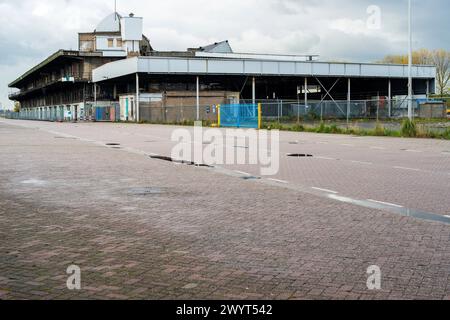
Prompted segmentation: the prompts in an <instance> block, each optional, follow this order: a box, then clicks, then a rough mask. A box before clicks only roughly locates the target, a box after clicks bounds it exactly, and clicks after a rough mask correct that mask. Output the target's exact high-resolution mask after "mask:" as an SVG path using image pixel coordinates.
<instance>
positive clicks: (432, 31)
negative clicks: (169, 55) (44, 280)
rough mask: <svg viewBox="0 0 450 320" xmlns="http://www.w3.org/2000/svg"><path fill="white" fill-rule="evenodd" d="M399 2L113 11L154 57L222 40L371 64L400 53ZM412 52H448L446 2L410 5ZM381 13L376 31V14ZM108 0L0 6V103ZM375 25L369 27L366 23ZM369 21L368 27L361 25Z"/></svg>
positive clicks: (236, 3)
mask: <svg viewBox="0 0 450 320" xmlns="http://www.w3.org/2000/svg"><path fill="white" fill-rule="evenodd" d="M407 3H408V2H407V0H389V1H388V0H368V1H367V0H359V1H354V0H353V1H350V0H340V1H338V0H220V1H218V0H188V1H187V0H164V1H161V0H145V1H142V0H126V1H125V0H118V12H119V13H121V14H128V13H130V12H133V13H135V14H136V15H137V16H142V17H144V34H145V35H147V36H148V37H149V38H150V41H151V43H152V46H153V47H154V49H156V50H184V49H186V48H188V47H198V46H201V45H206V44H208V43H212V42H215V41H220V40H225V39H228V40H229V41H230V44H231V46H232V47H233V49H234V51H236V52H260V53H286V54H319V55H320V56H321V59H322V60H333V61H357V62H372V61H377V60H380V59H381V58H383V56H385V55H387V54H403V53H406V50H407V49H406V48H407V16H406V13H407ZM413 3H414V47H415V48H423V47H424V48H430V49H434V48H444V49H447V50H450V33H449V32H448V30H449V29H450V22H449V19H448V12H450V2H449V1H448V0H427V1H424V0H421V1H419V0H413ZM373 5H375V6H378V7H379V8H380V9H381V20H380V22H381V24H380V26H379V28H378V26H377V23H376V22H377V20H376V17H377V14H376V11H370V10H369V11H370V12H371V13H370V14H368V13H367V10H368V8H369V7H370V6H373ZM113 11H114V0H20V1H17V0H0V26H1V27H0V49H1V55H0V102H1V103H2V104H3V106H4V107H8V106H10V105H11V104H12V102H10V101H9V100H8V97H7V95H8V93H9V89H8V88H7V84H8V83H10V82H11V81H12V80H14V79H16V78H17V77H18V76H20V75H21V74H23V73H24V72H25V71H27V70H28V69H29V68H31V67H33V66H34V65H36V64H37V63H39V62H40V61H42V60H43V59H45V58H46V57H48V56H49V55H51V54H52V53H54V52H55V51H57V50H58V49H77V43H78V42H77V32H89V31H92V30H93V29H94V28H95V27H96V25H97V24H98V22H100V20H101V19H102V18H103V17H105V16H106V15H108V14H109V13H111V12H113ZM373 18H374V19H375V20H374V19H373ZM368 20H369V25H368V24H367V22H368Z"/></svg>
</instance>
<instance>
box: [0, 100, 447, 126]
mask: <svg viewBox="0 0 450 320" xmlns="http://www.w3.org/2000/svg"><path fill="white" fill-rule="evenodd" d="M239 103H241V104H251V103H252V101H251V100H250V101H249V100H242V99H241V100H240V101H239ZM256 103H261V109H262V120H263V122H277V123H299V122H315V121H327V120H336V121H355V120H374V121H375V120H379V121H385V120H401V119H403V118H406V117H408V100H407V99H406V98H405V99H394V100H387V99H376V100H352V101H342V100H339V101H337V100H336V101H330V100H325V101H308V102H307V104H305V103H304V102H303V101H301V100H300V101H295V100H257V101H256ZM412 105H413V116H414V117H415V118H423V119H446V118H447V105H446V103H445V102H443V101H442V100H439V99H431V100H430V99H423V100H418V99H415V100H414V101H413V103H412ZM217 106H218V105H215V104H211V105H205V104H201V105H200V107H199V108H197V106H196V105H184V104H182V103H180V105H172V106H166V105H164V104H163V103H162V102H161V103H154V102H151V103H150V102H141V103H140V109H139V110H140V121H141V122H147V123H167V124H182V123H191V122H193V121H195V120H197V119H198V120H203V121H205V122H208V123H217V120H218V108H217ZM44 109H45V108H44ZM47 109H48V110H42V108H41V110H39V108H35V109H30V110H22V111H21V112H20V113H15V112H11V111H6V112H5V113H4V116H5V117H6V118H10V119H30V120H50V121H52V120H60V119H59V118H60V116H59V115H58V114H57V113H55V109H51V108H47ZM87 110H89V108H88V109H87ZM120 112H121V110H120V107H119V105H118V104H116V105H115V107H114V110H112V108H109V109H108V108H98V110H96V111H94V110H92V112H91V113H92V115H91V116H90V117H88V116H86V117H84V118H82V117H81V114H80V115H79V118H77V120H86V121H89V120H95V119H96V120H97V121H119V120H120ZM85 113H86V114H87V112H85ZM61 120H62V119H61Z"/></svg>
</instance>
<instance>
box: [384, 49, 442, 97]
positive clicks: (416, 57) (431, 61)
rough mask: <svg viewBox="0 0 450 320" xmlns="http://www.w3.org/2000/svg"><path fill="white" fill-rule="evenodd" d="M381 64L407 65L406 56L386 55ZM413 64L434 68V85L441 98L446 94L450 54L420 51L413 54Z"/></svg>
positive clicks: (438, 51)
mask: <svg viewBox="0 0 450 320" xmlns="http://www.w3.org/2000/svg"><path fill="white" fill-rule="evenodd" d="M381 62H382V63H395V64H408V55H388V56H386V57H385V58H384V59H383V60H382V61H381ZM413 63H414V64H424V65H434V66H436V84H437V88H438V93H439V95H440V96H441V97H442V96H444V95H445V94H446V93H447V90H448V86H449V84H450V83H449V82H450V52H449V51H445V50H443V49H439V50H434V51H430V50H428V49H420V50H416V51H414V52H413Z"/></svg>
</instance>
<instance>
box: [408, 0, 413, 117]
mask: <svg viewBox="0 0 450 320" xmlns="http://www.w3.org/2000/svg"><path fill="white" fill-rule="evenodd" d="M408 33H409V41H408V118H409V120H411V121H412V120H413V101H412V99H413V80H412V5H411V0H409V1H408Z"/></svg>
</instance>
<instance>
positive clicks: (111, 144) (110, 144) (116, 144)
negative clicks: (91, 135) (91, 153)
mask: <svg viewBox="0 0 450 320" xmlns="http://www.w3.org/2000/svg"><path fill="white" fill-rule="evenodd" d="M106 145H107V146H110V147H113V146H120V143H107V144H106Z"/></svg>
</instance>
